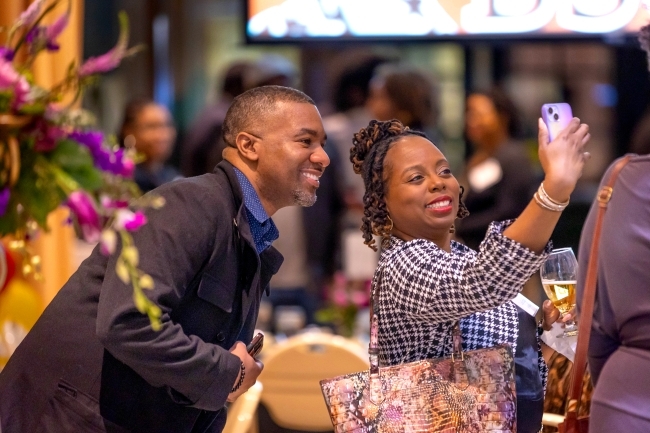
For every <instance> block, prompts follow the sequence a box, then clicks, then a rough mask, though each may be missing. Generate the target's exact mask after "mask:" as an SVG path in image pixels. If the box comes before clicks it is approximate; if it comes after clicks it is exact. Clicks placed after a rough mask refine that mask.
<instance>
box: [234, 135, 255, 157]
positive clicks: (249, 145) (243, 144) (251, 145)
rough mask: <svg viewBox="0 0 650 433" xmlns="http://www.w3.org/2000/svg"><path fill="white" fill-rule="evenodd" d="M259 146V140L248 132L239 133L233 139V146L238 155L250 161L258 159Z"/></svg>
mask: <svg viewBox="0 0 650 433" xmlns="http://www.w3.org/2000/svg"><path fill="white" fill-rule="evenodd" d="M259 145H260V143H259V138H257V137H255V136H254V135H251V134H249V133H248V132H240V133H239V134H237V136H236V137H235V146H236V147H237V150H238V151H239V154H240V155H241V156H242V157H243V158H245V159H248V160H250V161H257V160H258V159H259V157H260V155H259Z"/></svg>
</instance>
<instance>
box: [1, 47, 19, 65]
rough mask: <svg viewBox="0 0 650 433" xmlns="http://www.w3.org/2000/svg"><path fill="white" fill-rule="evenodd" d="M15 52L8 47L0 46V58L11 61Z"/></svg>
mask: <svg viewBox="0 0 650 433" xmlns="http://www.w3.org/2000/svg"><path fill="white" fill-rule="evenodd" d="M15 54H16V53H15V52H14V50H12V49H11V48H9V47H0V58H3V59H5V60H6V61H8V62H11V61H12V60H13V59H14V55H15Z"/></svg>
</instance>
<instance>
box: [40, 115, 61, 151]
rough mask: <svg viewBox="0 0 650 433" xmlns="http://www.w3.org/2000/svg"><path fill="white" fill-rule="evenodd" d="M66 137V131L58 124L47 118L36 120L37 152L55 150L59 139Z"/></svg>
mask: <svg viewBox="0 0 650 433" xmlns="http://www.w3.org/2000/svg"><path fill="white" fill-rule="evenodd" d="M64 137H65V132H64V131H63V130H62V129H61V128H59V127H58V126H54V125H50V124H49V123H47V122H46V121H45V120H42V119H39V120H38V121H37V122H36V128H35V134H34V150H35V151H37V152H49V151H51V150H53V149H54V148H55V147H56V146H57V143H58V141H59V140H61V139H62V138H64Z"/></svg>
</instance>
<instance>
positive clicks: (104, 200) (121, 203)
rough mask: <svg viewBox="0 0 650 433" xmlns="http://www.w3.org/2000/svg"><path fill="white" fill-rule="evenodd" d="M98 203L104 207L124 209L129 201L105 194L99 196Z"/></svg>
mask: <svg viewBox="0 0 650 433" xmlns="http://www.w3.org/2000/svg"><path fill="white" fill-rule="evenodd" d="M99 203H100V204H101V205H102V208H104V209H109V210H113V209H124V208H126V207H128V206H129V203H128V202H127V201H126V200H114V199H112V198H111V197H109V196H107V195H102V196H101V197H100V198H99Z"/></svg>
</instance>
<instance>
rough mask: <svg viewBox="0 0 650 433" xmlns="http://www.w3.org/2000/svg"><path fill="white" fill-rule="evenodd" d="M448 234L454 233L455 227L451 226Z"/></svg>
mask: <svg viewBox="0 0 650 433" xmlns="http://www.w3.org/2000/svg"><path fill="white" fill-rule="evenodd" d="M449 233H451V234H454V233H456V226H455V225H453V224H452V225H451V227H449Z"/></svg>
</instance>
